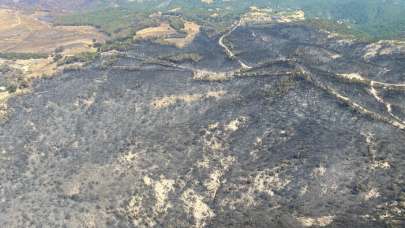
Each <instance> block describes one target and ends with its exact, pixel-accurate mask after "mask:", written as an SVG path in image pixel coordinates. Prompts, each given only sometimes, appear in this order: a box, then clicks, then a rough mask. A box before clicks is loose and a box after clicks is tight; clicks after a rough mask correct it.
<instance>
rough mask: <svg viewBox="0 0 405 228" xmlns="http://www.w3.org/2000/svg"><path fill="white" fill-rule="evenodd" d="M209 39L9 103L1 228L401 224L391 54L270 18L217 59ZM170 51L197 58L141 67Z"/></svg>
mask: <svg viewBox="0 0 405 228" xmlns="http://www.w3.org/2000/svg"><path fill="white" fill-rule="evenodd" d="M218 38H219V37H212V38H208V37H207V36H206V35H205V34H204V33H201V35H200V36H199V37H197V38H196V39H195V41H194V43H192V44H191V45H190V46H189V47H188V48H186V49H183V50H180V49H176V48H174V47H168V46H161V45H158V44H153V43H148V42H144V43H138V44H136V45H134V46H133V48H132V49H131V50H129V51H128V52H126V53H123V54H122V55H120V57H119V59H118V61H117V62H116V63H115V65H114V66H110V67H108V68H107V69H104V68H100V67H99V64H100V61H96V62H95V63H93V64H92V65H91V66H89V67H88V68H86V69H83V70H76V71H69V72H65V73H63V74H62V75H58V76H56V77H53V78H49V79H41V80H38V81H36V83H35V86H34V89H33V92H32V93H31V94H27V95H23V96H18V97H15V98H13V99H12V100H10V101H9V107H10V108H11V110H12V111H11V112H10V114H9V116H8V119H7V120H5V121H4V122H2V123H1V125H0V126H1V127H0V183H1V185H0V227H150V226H155V227H191V226H194V227H404V226H405V220H404V216H405V183H404V182H405V177H404V174H405V153H404V152H405V147H404V142H405V132H404V130H403V125H404V123H403V121H402V120H404V119H405V104H404V102H403V98H404V91H405V90H404V88H403V87H402V86H401V85H400V82H401V81H405V80H404V78H405V75H404V73H405V70H404V66H403V64H401V62H402V61H403V60H404V57H405V54H404V52H403V49H401V48H399V47H397V46H396V44H392V43H384V42H380V43H375V44H367V43H359V42H356V41H351V40H344V39H341V38H338V37H335V36H332V35H331V34H328V33H326V32H323V31H318V30H316V29H313V28H310V27H308V26H305V25H302V24H280V25H272V26H249V27H240V28H237V29H236V30H235V31H234V32H233V33H232V34H230V35H229V36H228V37H227V43H231V44H232V47H231V50H232V51H233V52H234V53H235V54H236V59H234V60H230V59H228V58H227V57H226V55H225V54H224V51H223V49H222V48H221V47H220V46H219V45H218V42H217V40H218ZM176 52H184V53H190V52H197V53H199V54H200V55H201V56H202V57H203V59H202V60H201V61H199V62H197V63H192V62H184V63H180V64H178V63H177V64H178V65H175V64H172V63H167V62H165V64H163V63H162V62H158V63H159V64H157V63H152V62H151V61H143V60H142V59H151V58H156V57H157V55H159V54H161V53H176ZM138 57H139V58H138ZM237 59H243V61H244V62H246V63H247V64H249V66H251V67H252V68H250V69H242V70H239V69H238V68H239V64H238V61H237ZM196 70H205V71H211V74H213V76H212V77H195V72H194V73H193V71H196ZM215 72H216V73H215ZM221 72H222V74H221ZM223 72H227V73H223ZM229 72H231V73H229ZM224 75H225V76H224ZM384 83H385V84H384ZM388 83H390V84H388ZM378 98H380V100H379V99H378Z"/></svg>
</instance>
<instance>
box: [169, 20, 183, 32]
mask: <svg viewBox="0 0 405 228" xmlns="http://www.w3.org/2000/svg"><path fill="white" fill-rule="evenodd" d="M169 24H170V26H171V27H172V28H174V29H175V30H176V31H181V30H183V29H184V21H183V19H182V18H181V17H169Z"/></svg>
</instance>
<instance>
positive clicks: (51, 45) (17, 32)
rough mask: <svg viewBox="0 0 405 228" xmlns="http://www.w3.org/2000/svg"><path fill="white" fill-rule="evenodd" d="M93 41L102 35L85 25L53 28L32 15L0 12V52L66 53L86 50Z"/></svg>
mask: <svg viewBox="0 0 405 228" xmlns="http://www.w3.org/2000/svg"><path fill="white" fill-rule="evenodd" d="M93 39H95V40H97V41H98V42H103V41H105V39H106V36H105V35H103V34H102V33H100V32H98V31H97V30H96V29H95V28H93V27H89V26H53V25H51V24H49V23H47V22H44V21H41V20H39V19H38V18H37V17H36V16H35V15H33V14H30V15H29V14H24V13H22V12H20V11H14V10H9V9H0V52H24V53H51V52H53V51H54V50H55V49H56V48H58V47H64V48H65V52H66V54H75V53H78V52H83V51H88V48H89V47H90V46H91V44H92V43H93Z"/></svg>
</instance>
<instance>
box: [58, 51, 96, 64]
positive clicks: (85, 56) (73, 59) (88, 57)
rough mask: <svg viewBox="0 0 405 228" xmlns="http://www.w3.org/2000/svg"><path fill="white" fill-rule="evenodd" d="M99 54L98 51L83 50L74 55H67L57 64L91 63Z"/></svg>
mask: <svg viewBox="0 0 405 228" xmlns="http://www.w3.org/2000/svg"><path fill="white" fill-rule="evenodd" d="M98 56H99V54H98V53H96V52H83V53H80V54H77V55H73V56H66V57H64V58H63V59H61V60H59V61H58V63H57V65H58V66H61V65H66V64H72V63H78V62H79V63H86V64H87V63H91V62H92V61H93V60H94V59H96V58H97V57H98Z"/></svg>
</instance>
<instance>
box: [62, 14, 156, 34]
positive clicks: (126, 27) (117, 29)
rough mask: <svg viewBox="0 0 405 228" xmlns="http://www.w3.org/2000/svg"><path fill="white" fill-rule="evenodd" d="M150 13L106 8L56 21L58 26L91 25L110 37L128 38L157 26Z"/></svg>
mask: <svg viewBox="0 0 405 228" xmlns="http://www.w3.org/2000/svg"><path fill="white" fill-rule="evenodd" d="M151 12H152V11H151V10H145V11H141V10H140V9H136V10H135V9H134V10H131V9H124V8H106V9H100V10H96V11H91V12H80V13H74V14H71V15H66V16H61V17H59V18H57V19H56V24H59V25H91V26H94V27H96V28H98V29H100V30H101V31H103V32H105V33H107V34H108V35H111V36H128V35H130V34H134V33H135V31H136V30H138V29H141V28H145V27H150V26H153V25H157V21H156V19H154V18H150V17H149V15H150V13H151Z"/></svg>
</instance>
